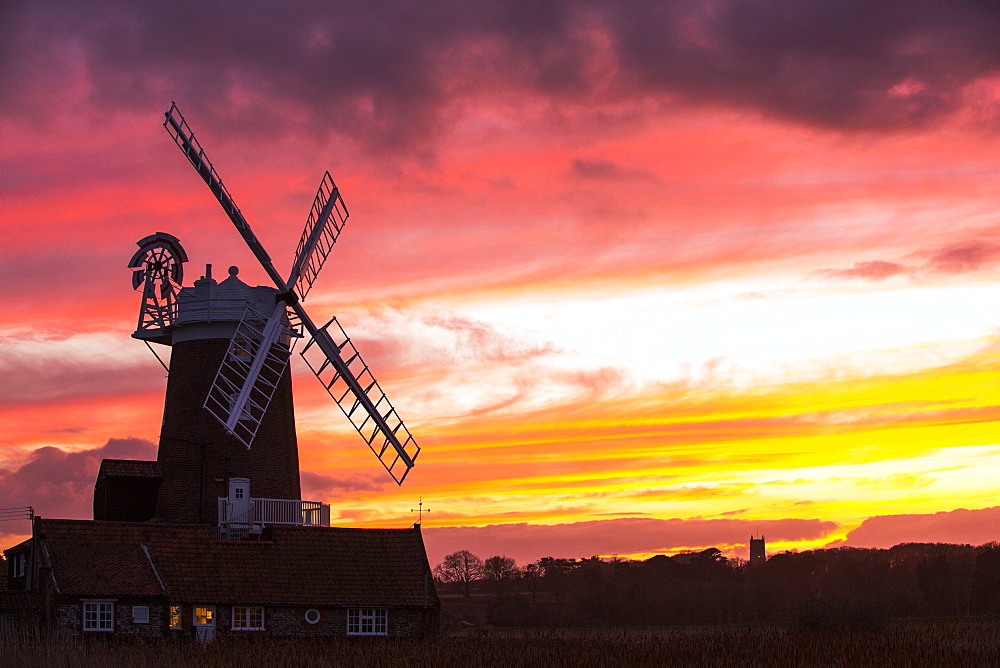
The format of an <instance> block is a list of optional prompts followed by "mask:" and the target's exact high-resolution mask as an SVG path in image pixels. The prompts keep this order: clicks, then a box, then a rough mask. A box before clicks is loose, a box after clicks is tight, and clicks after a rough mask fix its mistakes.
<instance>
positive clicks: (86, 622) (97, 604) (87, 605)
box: [83, 601, 115, 631]
mask: <svg viewBox="0 0 1000 668" xmlns="http://www.w3.org/2000/svg"><path fill="white" fill-rule="evenodd" d="M83 630H84V631H114V630H115V604H114V602H113V601H84V602H83Z"/></svg>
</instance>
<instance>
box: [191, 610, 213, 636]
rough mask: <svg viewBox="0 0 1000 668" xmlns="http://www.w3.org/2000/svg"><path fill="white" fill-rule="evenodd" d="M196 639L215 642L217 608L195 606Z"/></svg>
mask: <svg viewBox="0 0 1000 668" xmlns="http://www.w3.org/2000/svg"><path fill="white" fill-rule="evenodd" d="M194 637H195V638H197V639H198V640H200V641H202V642H211V641H212V640H215V606H214V605H203V606H195V609H194Z"/></svg>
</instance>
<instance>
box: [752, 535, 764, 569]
mask: <svg viewBox="0 0 1000 668" xmlns="http://www.w3.org/2000/svg"><path fill="white" fill-rule="evenodd" d="M766 561H767V554H766V553H765V551H764V536H763V535H762V536H761V537H760V538H754V537H753V536H750V565H751V566H758V565H760V564H763V563H764V562H766Z"/></svg>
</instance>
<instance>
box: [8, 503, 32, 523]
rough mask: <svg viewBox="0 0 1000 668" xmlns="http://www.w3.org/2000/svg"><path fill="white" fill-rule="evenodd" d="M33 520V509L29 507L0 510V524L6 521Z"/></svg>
mask: <svg viewBox="0 0 1000 668" xmlns="http://www.w3.org/2000/svg"><path fill="white" fill-rule="evenodd" d="M33 519H35V509H34V508H32V507H31V506H21V507H19V508H0V522H5V521H8V520H33Z"/></svg>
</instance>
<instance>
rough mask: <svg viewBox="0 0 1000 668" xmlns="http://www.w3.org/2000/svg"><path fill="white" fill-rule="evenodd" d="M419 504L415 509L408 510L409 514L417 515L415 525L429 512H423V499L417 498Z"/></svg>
mask: <svg viewBox="0 0 1000 668" xmlns="http://www.w3.org/2000/svg"><path fill="white" fill-rule="evenodd" d="M419 498H420V503H418V504H417V507H416V508H410V512H411V513H416V514H417V524H420V523H421V522H422V521H423V519H424V513H429V512H431V511H430V510H424V497H422V496H421V497H419Z"/></svg>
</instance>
